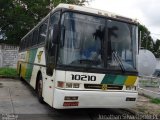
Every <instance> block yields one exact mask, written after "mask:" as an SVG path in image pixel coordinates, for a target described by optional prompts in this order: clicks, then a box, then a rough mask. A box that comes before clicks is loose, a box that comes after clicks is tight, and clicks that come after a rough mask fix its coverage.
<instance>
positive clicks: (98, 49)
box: [17, 4, 138, 109]
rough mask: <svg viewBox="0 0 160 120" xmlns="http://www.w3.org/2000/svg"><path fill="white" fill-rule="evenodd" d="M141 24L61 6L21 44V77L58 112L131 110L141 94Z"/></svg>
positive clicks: (19, 69) (87, 10)
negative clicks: (139, 29)
mask: <svg viewBox="0 0 160 120" xmlns="http://www.w3.org/2000/svg"><path fill="white" fill-rule="evenodd" d="M137 26H138V23H137V22H136V21H135V20H133V19H130V18H126V17H123V16H120V15H116V14H113V13H110V12H106V11H102V10H97V9H92V8H87V7H82V6H76V5H69V4H59V5H58V6H57V7H56V8H54V9H53V10H52V11H51V12H50V13H49V14H48V15H47V16H46V17H45V18H44V19H43V20H42V21H41V22H40V23H39V24H38V25H36V26H35V27H34V28H33V29H32V30H31V31H30V32H29V33H28V34H27V35H25V36H24V37H23V38H22V40H21V43H20V49H19V60H18V65H17V66H18V67H17V70H18V73H19V75H20V77H21V78H23V79H24V80H26V81H27V82H28V83H29V84H30V85H31V86H32V87H33V88H34V89H35V90H36V92H37V96H38V98H39V100H40V102H46V103H47V104H49V105H50V106H52V107H54V108H57V109H66V108H67V109H68V108H128V107H132V106H134V105H135V103H136V100H137V96H138V92H137V82H138V77H137V76H138V72H137V54H138V27H137Z"/></svg>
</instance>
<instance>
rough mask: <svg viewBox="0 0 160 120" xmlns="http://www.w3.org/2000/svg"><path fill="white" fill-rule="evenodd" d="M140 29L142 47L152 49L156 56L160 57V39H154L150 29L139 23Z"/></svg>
mask: <svg viewBox="0 0 160 120" xmlns="http://www.w3.org/2000/svg"><path fill="white" fill-rule="evenodd" d="M139 31H141V47H142V48H144V49H148V50H150V51H151V52H152V53H153V54H154V55H155V57H156V58H160V40H158V39H157V40H156V42H154V41H153V39H152V37H151V35H150V32H149V30H148V29H147V28H146V27H145V26H143V25H139Z"/></svg>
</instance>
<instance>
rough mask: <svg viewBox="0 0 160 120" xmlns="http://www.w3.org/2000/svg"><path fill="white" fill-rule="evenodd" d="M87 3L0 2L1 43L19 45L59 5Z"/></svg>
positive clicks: (70, 0) (81, 0) (66, 0)
mask: <svg viewBox="0 0 160 120" xmlns="http://www.w3.org/2000/svg"><path fill="white" fill-rule="evenodd" d="M85 2H87V0H0V39H1V40H0V42H3V43H10V44H19V42H20V40H21V38H22V37H23V36H24V35H25V34H26V33H27V32H29V30H31V29H32V28H33V27H34V26H35V25H36V24H37V23H38V22H39V21H40V20H41V19H42V18H43V17H45V16H46V15H47V14H48V13H49V11H50V10H51V9H52V8H53V7H56V6H57V5H58V4H59V3H69V4H79V5H83V4H84V3H85ZM1 36H3V37H1Z"/></svg>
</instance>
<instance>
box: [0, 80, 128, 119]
mask: <svg viewBox="0 0 160 120" xmlns="http://www.w3.org/2000/svg"><path fill="white" fill-rule="evenodd" d="M124 113H125V112H124V110H122V109H73V110H55V109H53V108H51V107H50V106H48V105H47V104H40V103H39V102H38V100H37V97H36V94H35V92H34V91H33V89H31V87H30V86H29V85H28V84H26V83H25V82H24V81H20V80H14V79H2V78H0V120H14V119H13V118H17V117H18V120H98V119H103V117H104V116H102V115H105V117H107V116H109V115H115V117H116V116H117V115H122V114H124ZM126 113H128V112H127V111H126ZM112 117H113V116H112ZM6 118H10V119H6ZM15 120H16V119H15Z"/></svg>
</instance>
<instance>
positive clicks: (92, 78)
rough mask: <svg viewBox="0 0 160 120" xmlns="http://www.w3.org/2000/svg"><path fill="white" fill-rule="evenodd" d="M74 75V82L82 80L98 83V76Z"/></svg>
mask: <svg viewBox="0 0 160 120" xmlns="http://www.w3.org/2000/svg"><path fill="white" fill-rule="evenodd" d="M71 75H72V80H81V81H96V76H93V75H91V76H90V75H73V74H71Z"/></svg>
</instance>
